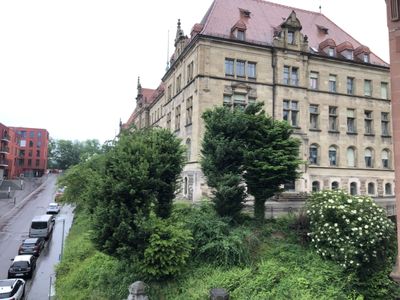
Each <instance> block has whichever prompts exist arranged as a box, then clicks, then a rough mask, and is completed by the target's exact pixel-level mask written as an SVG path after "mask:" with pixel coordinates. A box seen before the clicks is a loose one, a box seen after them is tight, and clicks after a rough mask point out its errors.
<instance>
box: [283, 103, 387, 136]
mask: <svg viewBox="0 0 400 300" xmlns="http://www.w3.org/2000/svg"><path fill="white" fill-rule="evenodd" d="M328 113H329V121H328V131H331V132H339V114H338V107H337V106H329V109H328ZM299 114H300V109H299V102H298V101H296V100H283V120H285V121H287V122H289V124H290V125H292V126H293V127H298V126H299ZM309 115H310V116H309V128H310V129H312V130H319V129H320V127H321V124H320V110H319V105H318V104H310V106H309ZM363 117H364V134H366V135H374V134H375V132H374V112H373V111H372V110H364V112H363ZM346 118H347V119H346V122H347V124H346V126H347V133H350V134H355V133H357V119H358V118H357V110H356V109H354V108H348V109H347V116H346ZM380 123H381V135H382V136H390V119H389V113H388V112H381V116H380Z"/></svg>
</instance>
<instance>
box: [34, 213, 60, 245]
mask: <svg viewBox="0 0 400 300" xmlns="http://www.w3.org/2000/svg"><path fill="white" fill-rule="evenodd" d="M53 226H54V217H53V216H52V215H41V216H36V217H34V218H33V219H32V223H31V228H30V229H29V237H31V238H39V237H43V238H45V239H46V240H47V239H48V238H49V237H50V235H51V234H52V232H53Z"/></svg>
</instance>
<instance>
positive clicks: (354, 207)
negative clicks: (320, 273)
mask: <svg viewBox="0 0 400 300" xmlns="http://www.w3.org/2000/svg"><path fill="white" fill-rule="evenodd" d="M307 214H308V215H309V217H310V224H311V232H310V236H311V242H312V244H313V246H314V247H315V248H316V251H317V252H318V253H319V254H320V255H322V256H323V257H326V258H329V259H332V260H334V261H336V262H338V263H339V264H340V265H342V266H343V267H344V268H346V269H350V270H354V271H356V272H357V273H358V274H359V275H363V274H371V272H377V271H379V270H381V269H382V268H383V269H386V268H387V267H389V266H392V264H393V259H394V255H395V249H394V245H395V231H394V224H393V223H392V222H391V221H390V220H389V219H388V218H387V217H386V214H385V212H384V210H383V209H382V208H380V207H378V206H377V205H376V204H375V203H374V202H373V200H372V199H371V198H370V197H366V196H351V195H349V194H347V193H346V192H344V191H342V190H332V191H328V190H326V191H322V192H318V193H314V194H313V195H312V196H311V198H310V199H309V200H308V203H307Z"/></svg>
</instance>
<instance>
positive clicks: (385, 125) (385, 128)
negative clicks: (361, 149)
mask: <svg viewBox="0 0 400 300" xmlns="http://www.w3.org/2000/svg"><path fill="white" fill-rule="evenodd" d="M381 124H382V135H383V136H389V135H390V131H389V113H387V112H383V113H381Z"/></svg>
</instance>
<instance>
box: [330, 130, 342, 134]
mask: <svg viewBox="0 0 400 300" xmlns="http://www.w3.org/2000/svg"><path fill="white" fill-rule="evenodd" d="M328 133H340V131H339V130H328Z"/></svg>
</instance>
